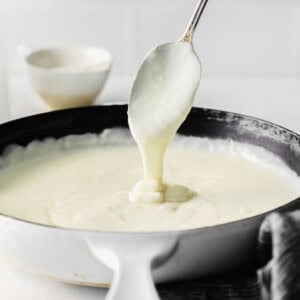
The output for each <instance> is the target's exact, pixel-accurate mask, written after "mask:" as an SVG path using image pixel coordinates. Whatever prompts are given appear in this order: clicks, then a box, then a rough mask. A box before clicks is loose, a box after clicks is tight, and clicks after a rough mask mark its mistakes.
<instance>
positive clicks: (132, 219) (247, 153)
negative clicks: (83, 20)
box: [0, 130, 300, 232]
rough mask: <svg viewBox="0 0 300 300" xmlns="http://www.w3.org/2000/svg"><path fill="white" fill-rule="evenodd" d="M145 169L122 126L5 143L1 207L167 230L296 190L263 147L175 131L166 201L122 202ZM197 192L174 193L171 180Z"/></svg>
mask: <svg viewBox="0 0 300 300" xmlns="http://www.w3.org/2000/svg"><path fill="white" fill-rule="evenodd" d="M142 172H143V168H142V165H141V163H140V159H139V154H138V149H137V147H136V146H135V144H134V142H133V140H132V138H130V134H129V132H128V131H124V130H106V131H105V132H104V133H103V134H102V135H101V136H97V135H92V134H86V135H82V136H69V137H66V138H63V139H60V140H53V139H48V140H46V141H44V142H33V143H31V144H29V145H28V146H27V147H25V148H23V147H16V146H15V147H11V148H10V149H8V150H7V151H6V154H5V155H4V157H3V158H2V159H1V162H0V211H1V213H4V214H7V215H10V216H14V217H17V218H20V219H24V220H28V221H32V222H37V223H42V224H48V225H56V226H61V227H68V228H85V229H96V230H108V231H142V232H143V231H165V230H178V229H188V228H196V227H203V226H208V225H215V224H221V223H225V222H229V221H234V220H239V219H242V218H246V217H250V216H253V215H256V214H259V213H262V212H266V211H268V210H270V209H274V208H276V207H278V206H281V205H283V204H286V203H287V202H289V201H290V200H292V199H295V198H296V197H297V196H299V194H300V181H299V177H297V175H296V174H295V173H294V172H293V171H291V170H290V169H289V168H288V167H287V166H286V165H285V164H284V163H283V162H282V161H281V160H280V159H279V158H278V157H276V156H274V155H273V154H271V153H269V152H267V151H266V150H264V149H262V148H258V147H254V146H251V145H245V144H240V143H236V142H233V141H224V140H210V139H203V138H191V137H190V138H184V137H176V138H175V141H174V142H173V143H172V144H171V145H170V146H169V148H168V150H167V153H166V158H165V166H164V178H165V182H166V184H170V185H172V186H173V188H172V189H170V190H169V192H167V195H166V199H165V202H163V203H161V204H148V203H143V202H132V201H128V193H129V192H130V190H131V188H132V186H133V185H134V183H135V182H136V181H137V180H138V178H140V176H141V174H142ZM178 183H180V184H182V185H184V186H186V187H187V188H188V189H189V190H191V191H193V192H194V193H195V194H194V195H193V197H192V199H190V200H189V201H186V202H182V199H181V198H182V197H186V195H183V196H182V195H180V194H178V190H176V184H178Z"/></svg>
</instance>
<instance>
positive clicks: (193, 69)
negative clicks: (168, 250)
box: [128, 42, 201, 203]
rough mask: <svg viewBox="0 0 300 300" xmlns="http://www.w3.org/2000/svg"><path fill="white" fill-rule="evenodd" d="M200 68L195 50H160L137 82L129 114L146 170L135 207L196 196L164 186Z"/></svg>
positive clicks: (180, 46) (180, 45)
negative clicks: (168, 154)
mask: <svg viewBox="0 0 300 300" xmlns="http://www.w3.org/2000/svg"><path fill="white" fill-rule="evenodd" d="M200 76H201V65H200V62H199V59H198V57H197V55H196V53H195V52H194V50H193V46H192V44H190V43H187V42H176V43H169V44H164V45H161V46H158V47H157V48H155V49H154V50H153V51H152V52H150V54H148V56H147V57H146V59H145V61H144V62H143V64H142V66H141V67H140V69H139V71H138V74H137V77H136V79H135V81H134V84H133V88H132V92H131V96H130V103H129V109H128V120H129V126H130V130H131V133H132V135H133V137H134V139H135V140H136V142H137V144H138V147H139V150H140V153H141V156H142V160H143V167H144V178H143V179H142V180H141V181H139V182H138V183H137V184H136V185H135V186H134V188H133V190H132V192H131V193H130V195H129V198H130V200H131V201H134V202H148V203H161V202H163V201H169V200H170V201H174V199H177V201H179V202H182V201H186V200H188V199H190V198H191V196H192V194H193V192H192V191H190V190H189V189H188V188H186V187H184V186H180V185H177V186H167V185H166V184H164V182H163V159H164V154H165V151H166V148H167V145H168V144H169V142H170V141H171V140H172V139H173V137H174V136H175V133H176V131H177V129H178V128H179V126H180V125H181V124H182V122H183V121H184V120H185V118H186V116H187V114H188V113H189V111H190V110H191V108H192V104H193V100H194V95H195V93H196V90H197V87H198V85H199V81H200Z"/></svg>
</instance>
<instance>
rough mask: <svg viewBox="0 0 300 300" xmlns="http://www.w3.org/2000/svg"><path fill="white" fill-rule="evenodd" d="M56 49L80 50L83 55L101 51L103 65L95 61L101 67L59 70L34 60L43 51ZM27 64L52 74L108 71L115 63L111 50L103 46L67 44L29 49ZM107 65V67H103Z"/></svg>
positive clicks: (25, 58)
mask: <svg viewBox="0 0 300 300" xmlns="http://www.w3.org/2000/svg"><path fill="white" fill-rule="evenodd" d="M56 51H58V52H59V51H62V52H64V51H66V52H68V51H70V52H71V51H80V52H82V55H84V53H85V52H88V51H93V52H96V53H97V52H99V54H101V55H102V57H103V65H102V64H101V63H95V64H99V67H94V68H85V67H78V70H76V71H74V70H72V71H68V69H64V68H63V67H62V68H61V69H60V70H59V69H58V68H46V67H42V66H39V65H37V64H36V63H34V62H33V61H32V59H34V57H35V56H37V55H40V54H41V53H47V52H49V53H51V52H56ZM24 62H25V64H26V65H27V66H28V67H29V68H31V69H35V70H38V71H40V72H44V73H51V74H84V73H99V72H104V71H108V70H110V69H111V67H112V64H113V56H112V54H111V52H110V51H109V50H107V49H106V48H103V47H97V46H85V45H66V46H53V47H44V48H37V49H32V50H30V51H29V53H28V54H27V55H25V57H24ZM103 66H105V67H103Z"/></svg>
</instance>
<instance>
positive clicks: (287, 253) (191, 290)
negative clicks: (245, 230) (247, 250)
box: [158, 210, 300, 300]
mask: <svg viewBox="0 0 300 300" xmlns="http://www.w3.org/2000/svg"><path fill="white" fill-rule="evenodd" d="M258 258H259V261H260V266H261V267H260V269H258V270H257V273H255V271H254V272H252V271H251V270H248V271H247V270H246V271H245V270H243V271H239V272H237V271H236V272H233V273H231V274H225V275H223V276H220V277H216V278H210V279H201V280H200V279H199V280H193V281H186V282H180V283H176V284H175V283H172V284H171V283H170V284H163V285H159V286H158V290H159V294H160V296H161V298H162V300H171V299H172V300H181V299H182V300H183V299H184V300H258V299H268V300H269V299H272V300H300V210H298V211H294V212H291V213H282V214H279V213H273V214H270V215H269V216H268V217H266V219H265V220H264V222H263V223H262V225H261V227H260V230H259V235H258Z"/></svg>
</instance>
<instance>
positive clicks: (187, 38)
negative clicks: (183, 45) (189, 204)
mask: <svg viewBox="0 0 300 300" xmlns="http://www.w3.org/2000/svg"><path fill="white" fill-rule="evenodd" d="M207 1H208V0H200V1H199V2H198V4H197V7H196V9H195V11H194V13H193V15H192V17H191V19H190V22H189V24H188V26H187V28H186V30H185V33H184V35H183V37H182V38H181V39H180V40H181V41H183V42H188V43H191V42H192V41H193V36H194V33H195V30H196V28H197V25H198V23H199V20H200V17H201V16H202V13H203V11H204V9H205V6H206V4H207Z"/></svg>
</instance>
